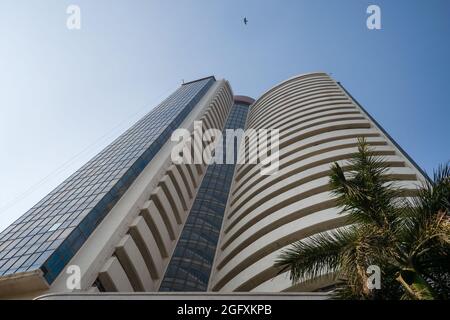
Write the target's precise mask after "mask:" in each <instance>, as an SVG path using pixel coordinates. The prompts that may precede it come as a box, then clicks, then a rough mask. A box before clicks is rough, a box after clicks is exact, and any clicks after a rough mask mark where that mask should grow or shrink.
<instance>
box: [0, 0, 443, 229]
mask: <svg viewBox="0 0 450 320" xmlns="http://www.w3.org/2000/svg"><path fill="white" fill-rule="evenodd" d="M70 4H76V5H79V6H80V8H81V18H82V21H81V23H82V28H81V30H79V31H70V30H68V29H67V28H66V19H67V16H68V15H67V14H66V8H67V6H68V5H70ZM369 4H377V5H379V6H380V7H381V10H382V28H383V29H382V30H380V31H370V30H368V29H367V28H366V18H367V14H366V8H367V7H368V5H369ZM244 16H246V17H247V18H248V20H249V24H248V26H244V25H243V23H242V19H243V17H244ZM449 35H450V1H449V0H428V1H425V0H423V1H422V0H420V1H419V0H416V1H414V0H409V1H404V0H395V1H392V0H390V1H381V0H373V1H364V0H342V1H330V0H326V1H325V0H322V1H320V0H309V1H306V0H304V1H301V0H291V1H288V0H283V1H280V0H276V1H275V0H273V1H262V0H233V1H232V0H179V1H170V0H161V1H137V0H133V1H125V0H122V1H118V0H70V1H63V0H41V1H35V0H28V1H22V0H2V1H1V2H0V148H1V149H0V150H1V157H0V179H1V183H0V230H2V229H4V228H5V227H6V226H7V225H8V224H10V223H11V222H12V221H13V220H15V219H16V218H17V217H19V216H20V215H21V214H22V213H24V212H25V211H26V210H27V209H29V208H30V207H31V206H33V205H34V204H35V203H36V202H37V201H38V200H40V199H41V198H42V197H43V196H44V195H45V194H47V193H48V192H49V191H51V190H52V189H53V188H54V187H56V186H57V185H58V184H59V183H60V182H61V181H63V180H64V179H65V178H66V177H68V176H69V175H70V174H71V173H72V172H74V171H75V170H76V169H78V168H79V167H80V166H81V165H82V164H83V163H85V162H86V161H87V160H89V159H90V158H91V157H92V156H94V155H95V154H96V153H97V152H98V151H100V150H101V149H102V148H103V147H105V146H106V145H107V144H108V143H109V142H111V141H112V140H113V139H114V138H115V137H117V136H118V135H119V134H120V133H121V132H123V131H124V130H125V129H126V128H127V127H128V126H130V125H131V124H132V123H133V122H134V121H136V120H137V119H138V118H139V117H140V116H142V115H143V114H145V113H146V112H147V111H148V110H150V109H151V108H152V107H154V106H155V105H156V104H157V103H158V102H160V101H161V100H162V99H163V98H164V97H166V96H167V95H168V94H169V93H170V92H171V91H173V90H175V89H176V88H177V87H178V86H179V84H180V83H181V80H182V79H185V80H186V81H187V80H192V79H196V78H200V77H204V76H208V75H212V74H213V75H216V76H217V77H218V78H226V79H228V80H229V81H230V82H231V85H232V87H233V90H234V92H235V93H236V94H245V95H250V96H253V97H258V96H259V95H260V94H261V93H263V92H264V91H265V90H267V89H268V88H270V87H271V86H273V85H274V84H276V83H278V82H280V81H282V80H284V79H286V78H288V77H291V76H293V75H296V74H300V73H305V72H311V71H325V72H329V73H332V75H333V76H334V77H335V78H336V79H337V80H338V81H341V82H342V84H343V85H344V86H345V87H346V88H347V89H348V90H349V91H350V92H351V93H352V95H353V96H354V97H355V98H356V99H358V100H359V102H360V103H361V104H362V105H363V106H364V107H365V108H366V109H367V110H368V111H369V112H370V113H371V114H372V115H373V116H374V117H375V118H376V119H377V120H378V121H379V123H380V124H381V125H382V126H383V127H384V128H385V129H386V130H387V131H388V132H389V133H390V134H391V135H392V137H393V138H394V139H395V140H397V142H398V143H399V144H400V145H401V146H402V147H403V148H404V149H405V150H406V151H407V152H408V153H409V154H410V155H411V156H412V157H413V159H414V160H415V161H416V162H417V163H418V164H419V165H420V166H421V167H422V168H424V169H425V170H426V171H427V172H430V171H431V170H432V169H433V168H435V167H436V166H437V165H438V164H439V163H442V162H446V161H447V160H449V159H450V143H449V140H450V133H449V132H450V131H449V126H448V124H449V119H450V104H449V101H450V80H449V75H450V62H449V59H450V44H449ZM68 161H69V162H68ZM46 177H47V178H46ZM44 178H46V179H44ZM30 188H31V189H30Z"/></svg>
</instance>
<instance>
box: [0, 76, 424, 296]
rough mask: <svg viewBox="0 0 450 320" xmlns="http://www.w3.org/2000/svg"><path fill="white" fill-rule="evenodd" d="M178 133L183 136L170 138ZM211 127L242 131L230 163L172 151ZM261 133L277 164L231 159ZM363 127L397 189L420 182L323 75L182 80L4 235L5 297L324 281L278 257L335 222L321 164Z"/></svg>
mask: <svg viewBox="0 0 450 320" xmlns="http://www.w3.org/2000/svg"><path fill="white" fill-rule="evenodd" d="M199 121H201V122H200V123H201V126H200V127H199V126H198V125H197V124H198V123H199ZM177 129H185V130H184V131H186V132H188V139H184V140H183V139H181V140H176V139H173V135H172V134H173V133H174V132H175V131H176V130H177ZM208 129H216V130H218V131H219V132H224V133H225V132H227V131H228V130H236V129H245V130H246V134H245V135H244V139H242V143H241V144H238V143H235V139H234V138H233V139H232V142H233V143H231V144H230V143H229V141H226V140H224V141H223V148H221V149H220V148H217V149H216V153H215V154H214V157H215V158H216V159H218V158H220V157H223V158H226V155H225V154H228V151H229V150H232V151H233V153H232V154H233V157H234V158H233V160H235V161H232V163H229V162H228V161H224V163H220V162H219V163H211V164H208V163H207V162H205V161H194V162H189V161H184V162H181V163H177V162H176V161H174V157H173V153H174V150H175V149H176V147H177V146H179V145H180V143H181V144H182V146H184V147H185V148H184V149H182V152H181V155H182V157H184V158H183V159H188V158H189V157H188V154H189V153H191V152H190V151H192V156H193V157H194V158H195V156H199V158H200V159H203V158H202V157H203V154H202V151H203V150H204V149H205V148H207V147H208V141H207V140H202V139H200V140H199V139H196V138H195V137H196V134H200V136H202V134H204V133H206V132H207V131H208ZM251 129H254V130H253V131H252V130H251ZM258 130H262V131H264V130H278V132H279V135H278V136H277V138H278V141H277V149H276V150H277V151H276V152H275V153H276V156H277V170H276V172H273V173H272V174H261V172H262V169H263V167H265V166H266V164H264V163H262V162H258V161H257V162H256V163H253V162H250V163H246V162H245V163H241V162H238V163H237V164H236V162H237V161H236V160H238V158H239V159H241V158H240V157H241V156H242V155H244V160H245V155H250V156H251V155H252V154H255V153H258V148H259V141H260V140H258V139H254V138H255V135H258V134H259V133H257V132H259V131H258ZM248 132H250V133H248ZM247 133H248V135H247ZM171 137H172V139H171ZM358 137H365V138H366V140H367V141H368V142H369V144H370V145H371V146H372V148H373V149H374V152H375V153H376V154H378V155H382V156H384V157H385V159H386V161H388V163H389V165H390V167H391V168H390V172H389V175H390V176H391V177H392V179H395V180H398V181H399V183H401V185H402V187H403V188H404V189H405V192H406V194H414V192H415V191H416V190H417V186H418V184H419V183H420V182H421V181H424V180H425V179H426V176H425V175H424V173H423V172H422V171H421V170H420V169H419V168H418V167H417V165H416V164H415V163H414V162H413V161H412V160H411V159H410V158H409V157H408V155H407V154H406V153H405V152H404V151H403V150H402V149H401V148H400V147H399V146H398V145H397V144H396V143H395V142H394V141H393V140H392V139H391V138H390V137H389V135H388V134H387V133H386V132H385V131H384V130H383V129H382V128H381V127H380V126H379V125H378V124H377V123H376V121H375V120H374V119H372V118H371V117H370V115H369V114H368V113H367V112H366V111H365V110H364V109H363V108H362V107H361V106H360V105H359V104H358V103H357V102H356V101H355V100H354V99H353V98H352V97H351V96H350V95H349V93H348V92H346V91H345V89H344V88H343V87H342V86H341V85H340V84H339V83H337V82H335V81H334V80H333V79H332V78H330V77H329V76H328V75H327V74H325V73H311V74H305V75H301V76H297V77H294V78H292V79H289V80H287V81H285V82H283V83H281V84H279V85H277V86H275V87H273V88H272V89H270V90H269V91H267V92H266V93H264V94H263V95H262V96H261V97H260V98H259V99H258V100H256V101H254V100H253V99H251V98H249V97H245V96H233V93H232V91H231V88H230V85H229V84H228V82H227V81H225V80H216V79H215V78H214V77H208V78H204V79H199V80H196V81H192V82H189V83H185V84H183V85H182V86H181V87H180V88H179V89H178V90H176V91H175V92H174V93H173V94H172V95H171V96H169V97H168V98H167V99H166V100H165V101H163V102H162V103H161V104H160V105H159V106H157V107H156V108H154V109H153V110H152V111H151V112H150V113H148V114H147V115H146V116H145V117H144V118H142V119H141V120H139V121H138V122H137V123H136V124H135V125H134V126H132V127H131V128H130V129H129V130H127V131H126V132H125V133H124V134H122V135H121V136H120V137H119V138H117V139H116V140H115V141H114V142H113V143H112V144H111V145H109V146H108V147H107V148H105V149H104V150H103V151H102V152H100V154H98V155H97V156H96V157H94V158H93V159H92V160H91V161H89V162H88V163H87V164H86V165H84V166H83V167H82V168H81V169H80V170H78V171H77V172H75V173H74V174H73V175H72V176H70V177H69V178H68V179H67V180H66V181H64V182H63V183H62V184H61V185H60V186H58V187H57V188H56V189H55V190H53V191H52V192H50V194H49V195H47V196H46V197H45V198H44V199H42V200H41V201H40V202H39V203H38V204H36V205H35V206H34V207H33V208H31V209H30V210H29V211H28V212H26V213H25V214H24V215H23V216H21V217H20V218H19V219H18V220H17V221H15V222H14V223H13V224H12V225H11V226H9V227H8V228H6V229H5V230H4V231H3V232H2V233H1V234H0V297H29V298H32V297H36V296H39V295H42V294H48V293H70V292H74V291H82V292H84V291H88V292H99V291H100V292H102V291H105V292H173V291H179V292H180V291H181V292H193V291H200V292H206V291H210V292H238V291H241V292H282V291H294V292H296V291H320V290H322V291H323V290H326V289H327V288H329V287H330V286H332V285H333V282H332V280H331V277H326V276H324V277H322V278H320V279H317V281H316V282H314V283H313V284H308V285H305V284H299V285H296V286H292V284H291V282H290V280H289V278H288V277H287V275H286V274H278V270H276V269H275V268H274V267H273V263H274V261H275V259H276V256H277V255H278V254H279V253H280V251H281V250H282V249H283V248H286V247H287V246H289V244H291V243H293V242H295V241H298V240H301V239H304V238H306V237H308V236H311V235H313V234H315V233H318V232H322V231H326V230H331V229H334V228H337V227H340V226H343V224H344V223H345V216H344V215H339V214H338V212H339V209H338V208H336V204H335V202H334V200H333V196H332V195H331V194H330V192H329V186H328V174H329V170H330V165H331V164H332V163H333V162H336V161H337V162H339V163H341V164H342V165H343V166H344V167H345V165H346V160H347V159H348V158H349V157H350V156H351V155H352V154H354V153H355V152H356V150H357V138H358ZM180 141H181V142H180ZM236 141H239V139H236ZM255 141H256V142H255ZM269 146H272V145H271V143H269ZM272 147H273V146H272ZM238 148H241V150H240V151H241V152H240V153H239V155H238V152H237V151H238ZM269 149H270V148H269ZM198 150H200V151H198ZM219 150H220V152H219ZM269 153H270V152H269ZM78 279H79V280H80V282H78Z"/></svg>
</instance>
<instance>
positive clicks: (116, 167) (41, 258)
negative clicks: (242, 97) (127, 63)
mask: <svg viewBox="0 0 450 320" xmlns="http://www.w3.org/2000/svg"><path fill="white" fill-rule="evenodd" d="M214 82H215V79H214V77H209V78H205V79H200V80H198V81H194V82H190V83H186V84H184V85H183V86H181V87H180V88H179V89H178V90H177V91H175V92H174V93H173V94H172V95H171V96H169V97H168V98H167V99H166V100H165V101H163V102H162V103H161V104H160V105H158V106H157V107H156V108H155V109H154V110H152V111H151V112H149V113H148V114H147V115H146V116H144V117H143V118H142V119H141V120H139V121H138V122H137V123H136V124H135V125H134V126H132V127H131V128H130V129H129V130H127V131H126V132H125V133H124V134H122V135H121V136H120V137H119V138H117V139H116V140H115V141H114V142H113V143H112V144H110V145H109V146H108V147H107V148H105V149H104V150H103V151H102V152H100V153H99V154H98V155H97V156H95V157H94V158H93V159H92V160H90V161H89V162H88V163H87V164H86V165H84V166H83V167H82V168H81V169H79V170H78V171H77V172H75V173H74V174H73V175H72V176H70V177H69V178H68V179H67V180H66V181H64V182H63V183H62V184H61V185H59V186H58V187H57V188H56V189H55V190H53V191H52V192H51V193H50V194H48V195H47V196H46V197H44V198H43V199H42V200H41V201H40V202H39V203H38V204H36V205H35V206H34V207H33V208H31V209H30V210H29V211H27V212H26V213H25V214H24V215H23V216H22V217H20V218H19V219H18V220H17V221H15V222H14V223H13V224H12V225H10V226H9V227H8V228H7V229H5V230H4V231H3V232H2V233H0V276H5V275H8V274H13V273H19V272H25V271H31V270H36V269H39V268H40V269H41V270H42V271H43V272H44V277H45V279H46V280H47V282H48V283H49V284H50V283H52V282H53V280H54V279H55V278H56V277H57V275H58V274H59V273H60V272H61V271H62V270H63V268H64V267H65V265H66V264H67V263H68V262H69V260H70V259H71V258H72V257H73V256H74V255H75V253H76V252H77V251H78V249H79V248H80V247H81V246H82V245H83V243H84V242H85V241H86V239H87V238H88V237H89V235H90V234H91V233H92V232H93V230H94V229H95V228H96V227H97V225H98V224H99V223H100V222H101V221H102V220H103V218H104V217H105V216H106V215H107V213H108V212H109V211H110V210H111V208H112V207H113V206H114V205H115V203H116V202H117V201H118V200H119V199H120V197H121V196H122V195H123V194H124V193H125V191H126V190H127V189H128V187H129V186H130V185H131V183H132V182H133V181H134V180H135V178H136V177H137V176H138V175H139V174H140V173H141V172H142V170H143V169H144V168H145V167H146V165H147V164H148V163H149V162H150V161H151V160H152V159H153V157H154V156H155V155H156V153H157V152H158V151H159V150H160V149H161V147H162V146H163V144H164V143H165V142H166V141H167V140H168V139H169V138H170V135H171V134H172V132H173V131H174V130H175V129H177V128H178V127H179V125H180V124H181V123H182V121H183V120H184V119H185V118H186V116H187V115H188V114H189V112H191V111H192V109H193V108H194V107H195V105H196V104H197V103H198V102H199V100H200V99H201V98H202V97H203V96H204V95H205V93H206V92H207V91H208V89H209V88H210V87H211V86H212V85H213V83H214Z"/></svg>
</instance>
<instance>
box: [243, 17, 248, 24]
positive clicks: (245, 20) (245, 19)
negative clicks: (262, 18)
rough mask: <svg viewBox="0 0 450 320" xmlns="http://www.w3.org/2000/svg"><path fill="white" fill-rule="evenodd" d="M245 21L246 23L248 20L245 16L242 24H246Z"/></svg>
mask: <svg viewBox="0 0 450 320" xmlns="http://www.w3.org/2000/svg"><path fill="white" fill-rule="evenodd" d="M247 23H248V20H247V17H245V18H244V24H245V25H247Z"/></svg>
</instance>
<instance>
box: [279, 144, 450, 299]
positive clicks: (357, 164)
mask: <svg viewBox="0 0 450 320" xmlns="http://www.w3.org/2000/svg"><path fill="white" fill-rule="evenodd" d="M449 177H450V166H449V165H446V166H443V167H442V168H441V169H440V170H439V172H438V174H436V176H435V179H434V181H432V182H427V183H426V184H425V185H424V186H423V188H422V189H421V190H420V191H419V195H418V197H416V198H413V199H414V200H413V201H407V200H405V196H406V195H405V194H404V193H403V192H402V190H401V189H400V188H398V187H397V186H396V185H395V183H394V182H392V181H390V177H389V168H388V165H387V164H386V162H385V161H383V158H381V157H378V156H375V155H374V152H373V151H372V150H371V149H370V147H369V145H368V143H367V142H366V141H365V140H364V139H359V143H358V153H356V154H355V155H354V157H352V158H351V159H350V160H349V168H348V170H347V172H345V173H344V172H343V170H342V168H341V167H340V166H339V165H338V164H337V163H334V164H333V165H332V167H331V174H330V186H331V190H332V192H333V194H334V196H335V198H336V203H337V205H338V206H339V207H340V208H341V209H342V212H341V213H342V214H343V213H345V214H347V222H348V224H347V226H346V227H342V228H338V229H335V230H332V231H328V232H323V233H320V234H317V235H315V236H312V237H309V238H306V239H304V240H301V241H299V242H296V243H294V244H293V245H292V246H291V247H290V248H288V249H286V250H284V251H283V252H282V253H281V254H280V256H279V257H278V259H277V261H276V262H275V266H276V267H277V268H279V269H280V273H281V272H285V271H287V270H289V273H290V277H291V279H292V281H293V283H298V282H308V281H313V280H314V279H315V278H317V277H319V276H322V275H325V274H329V275H333V277H334V279H335V281H336V287H337V288H336V290H335V291H334V294H335V296H336V297H338V298H345V299H398V298H411V299H431V298H439V297H440V298H446V297H448V292H449V286H448V283H449V275H450V272H449V266H450V261H449V253H450V251H449V247H450V246H449V219H448V213H449V211H450V205H449V200H450V198H449V194H450V181H449ZM373 265H376V266H379V267H380V270H381V272H382V275H381V276H382V287H381V289H379V290H370V289H369V287H368V285H367V282H368V274H367V268H368V267H369V266H373Z"/></svg>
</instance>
